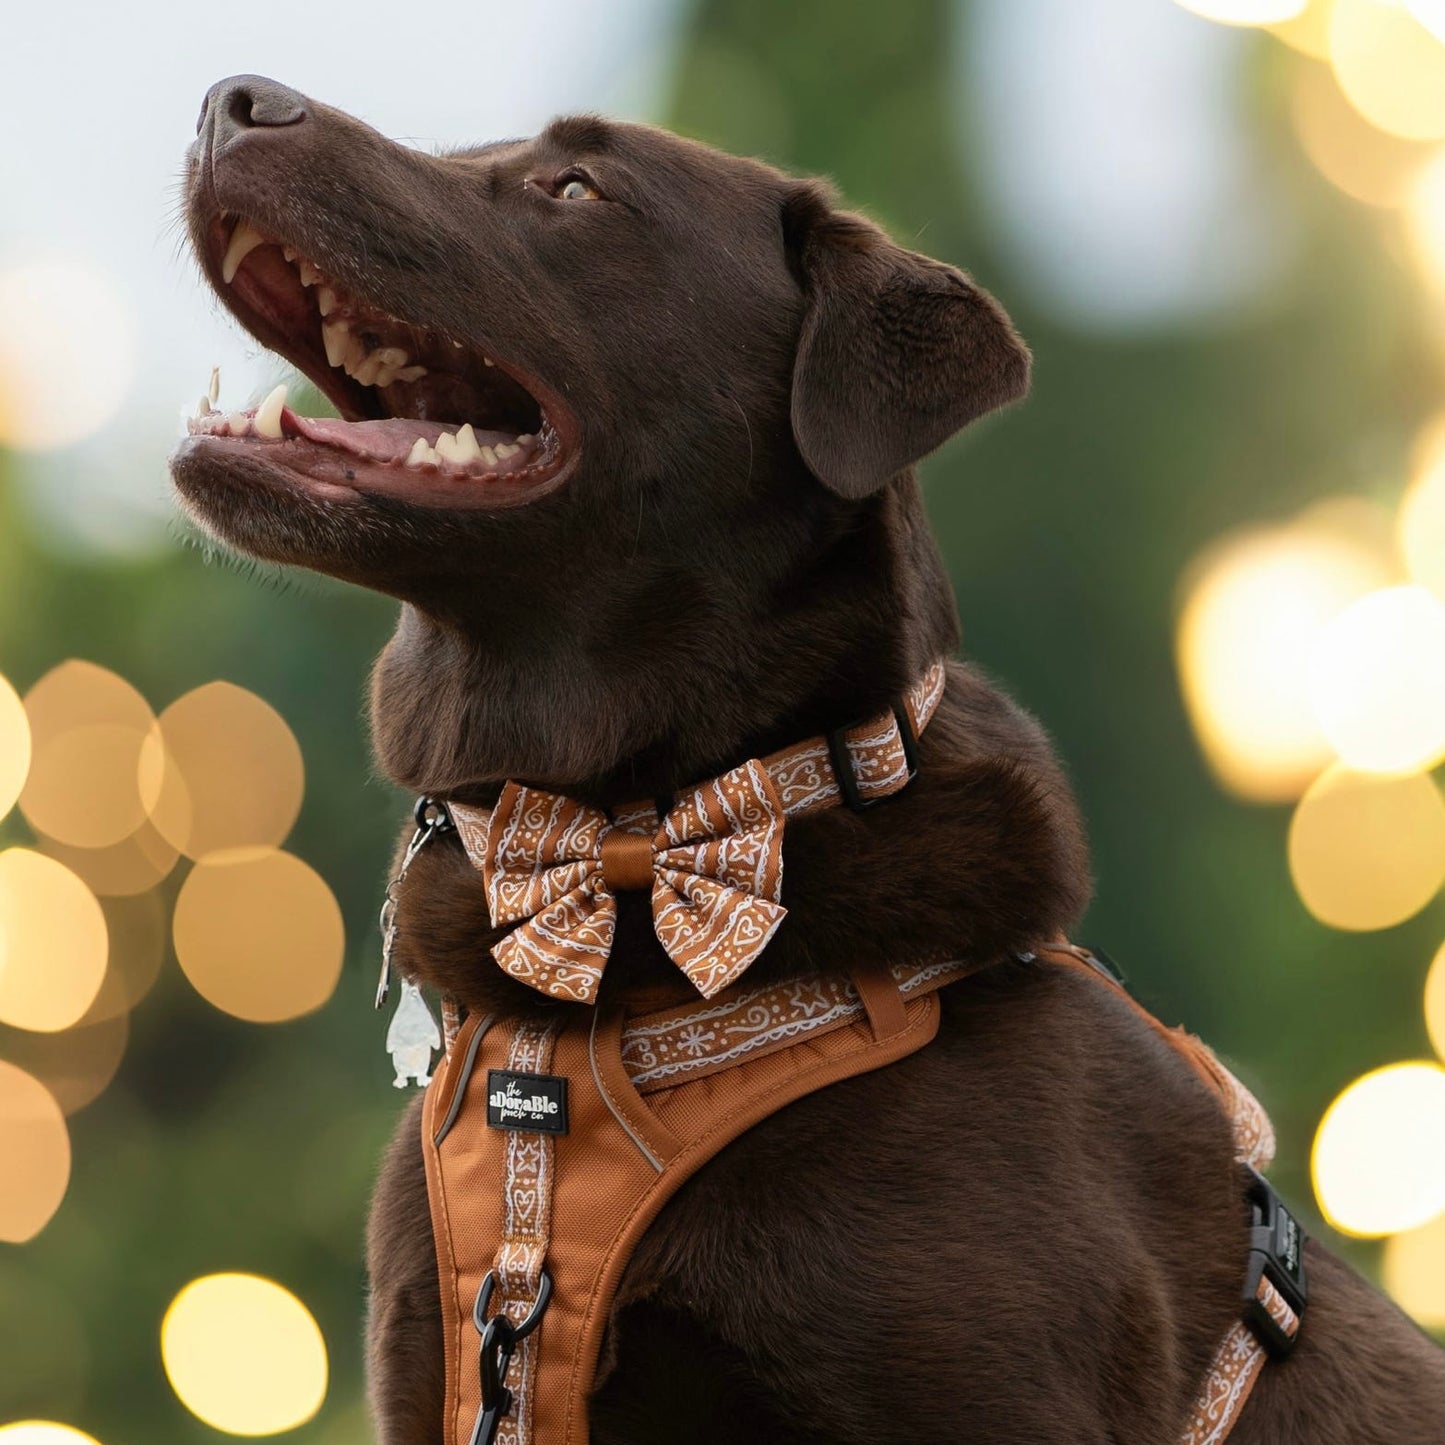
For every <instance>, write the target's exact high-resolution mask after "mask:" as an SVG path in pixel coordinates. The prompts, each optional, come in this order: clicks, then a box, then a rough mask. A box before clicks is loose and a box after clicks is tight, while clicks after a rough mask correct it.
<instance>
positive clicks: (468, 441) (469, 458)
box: [457, 422, 487, 462]
mask: <svg viewBox="0 0 1445 1445" xmlns="http://www.w3.org/2000/svg"><path fill="white" fill-rule="evenodd" d="M486 450H487V449H486V448H485V447H484V446H482V444H481V443H480V442H478V441H477V434H476V432H474V431H473V430H472V424H471V422H468V423H467V424H466V425H465V426H464V427H460V428H459V429H458V431H457V460H458V461H459V462H474V461H476V460H478V459H479V458H480V457H483V456H485V454H486Z"/></svg>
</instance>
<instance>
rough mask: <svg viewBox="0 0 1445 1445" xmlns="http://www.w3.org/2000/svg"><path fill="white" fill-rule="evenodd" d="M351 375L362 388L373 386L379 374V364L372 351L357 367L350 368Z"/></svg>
mask: <svg viewBox="0 0 1445 1445" xmlns="http://www.w3.org/2000/svg"><path fill="white" fill-rule="evenodd" d="M350 370H351V375H352V376H354V377H355V378H356V380H357V381H359V382H360V383H361V384H362V385H363V386H375V385H376V378H377V376H378V375H379V374H380V372H381V362H380V361H379V360H378V359H377V355H376V353H375V352H374V351H373V352H372V353H371V355H370V356H368V357H367V358H366V360H365V361H363V362H362V363H361V364H360V365H359V366H355V367H352V368H350Z"/></svg>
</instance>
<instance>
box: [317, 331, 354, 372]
mask: <svg viewBox="0 0 1445 1445" xmlns="http://www.w3.org/2000/svg"><path fill="white" fill-rule="evenodd" d="M350 342H351V328H350V327H349V326H348V325H347V324H346V323H345V322H344V321H326V322H323V323H322V326H321V344H322V345H323V346H324V347H325V348H326V364H327V365H328V366H340V365H341V364H342V362H343V361H344V360H345V359H346V351H347V347H348V346H349V344H350Z"/></svg>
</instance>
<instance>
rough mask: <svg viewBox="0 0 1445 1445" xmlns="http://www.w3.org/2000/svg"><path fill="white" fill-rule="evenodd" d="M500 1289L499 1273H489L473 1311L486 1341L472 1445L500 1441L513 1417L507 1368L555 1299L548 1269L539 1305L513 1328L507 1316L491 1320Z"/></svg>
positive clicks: (539, 1289) (539, 1287)
mask: <svg viewBox="0 0 1445 1445" xmlns="http://www.w3.org/2000/svg"><path fill="white" fill-rule="evenodd" d="M496 1287H497V1275H496V1271H495V1270H488V1271H487V1277H486V1279H484V1280H483V1281H482V1287H481V1289H479V1290H478V1291H477V1302H476V1304H475V1305H474V1306H473V1308H472V1323H473V1324H474V1325H476V1327H477V1332H478V1333H479V1334H480V1335H481V1337H482V1358H481V1371H482V1408H481V1410H480V1411H479V1412H478V1414H477V1423H476V1424H475V1425H474V1426H472V1438H471V1441H470V1442H469V1445H492V1442H493V1441H494V1440H495V1439H496V1438H497V1427H498V1426H499V1425H501V1423H502V1420H503V1418H504V1417H505V1416H507V1415H509V1414H511V1412H512V1403H513V1401H512V1392H511V1391H510V1390H509V1389H508V1388H507V1384H506V1380H507V1367H508V1366H509V1365H510V1364H511V1363H512V1355H513V1354H514V1353H515V1352H516V1348H517V1346H518V1344H519V1343H520V1342H521V1341H522V1340H525V1339H526V1338H527V1336H528V1335H530V1334H531V1333H532V1331H533V1330H535V1329H536V1328H537V1326H538V1325H540V1324H541V1323H542V1316H543V1315H544V1314H546V1313H547V1306H548V1304H549V1303H550V1302H551V1299H552V1276H551V1275H550V1274H548V1273H547V1271H546V1270H545V1269H544V1270H543V1271H542V1277H541V1279H540V1280H538V1282H537V1299H536V1302H535V1303H534V1304H533V1306H532V1309H531V1311H530V1313H529V1314H528V1315H527V1318H526V1319H524V1320H523V1321H522V1322H521V1324H513V1323H512V1321H511V1320H510V1319H508V1318H507V1316H506V1315H504V1314H499V1315H494V1316H493V1317H492V1318H491V1319H488V1318H487V1306H488V1305H489V1304H490V1303H491V1301H492V1291H493V1290H495V1289H496Z"/></svg>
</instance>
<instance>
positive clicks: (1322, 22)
mask: <svg viewBox="0 0 1445 1445" xmlns="http://www.w3.org/2000/svg"><path fill="white" fill-rule="evenodd" d="M1333 8H1334V0H1309V4H1308V5H1306V6H1305V7H1304V9H1303V10H1301V11H1300V13H1299V14H1298V15H1296V16H1295V17H1294V19H1293V20H1281V21H1278V22H1277V23H1275V24H1273V25H1270V26H1267V27H1266V28H1267V29H1268V30H1269V32H1270V34H1271V35H1277V36H1278V37H1279V38H1280V39H1281V40H1283V41H1284V42H1285V44H1286V45H1289V46H1292V47H1293V48H1294V49H1295V50H1298V51H1299V52H1300V53H1301V54H1303V55H1309V56H1312V57H1313V58H1314V59H1315V60H1327V59H1328V58H1329V54H1330V13H1331V11H1332V10H1333Z"/></svg>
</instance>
